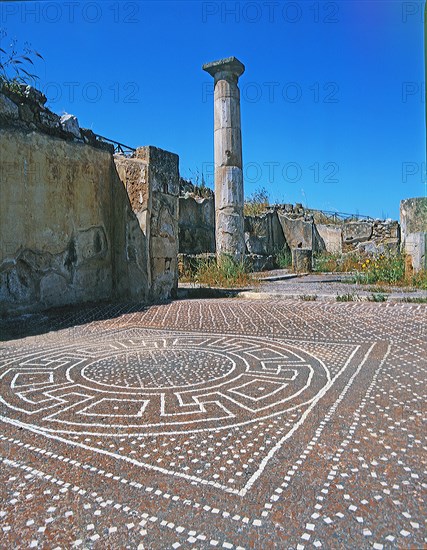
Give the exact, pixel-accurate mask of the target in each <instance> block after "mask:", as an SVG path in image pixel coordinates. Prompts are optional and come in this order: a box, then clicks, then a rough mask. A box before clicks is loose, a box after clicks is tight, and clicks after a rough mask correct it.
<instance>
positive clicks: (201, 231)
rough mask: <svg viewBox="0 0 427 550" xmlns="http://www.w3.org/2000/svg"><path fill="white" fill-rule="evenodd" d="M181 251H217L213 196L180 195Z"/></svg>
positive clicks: (183, 252) (196, 252)
mask: <svg viewBox="0 0 427 550" xmlns="http://www.w3.org/2000/svg"><path fill="white" fill-rule="evenodd" d="M179 251H180V252H181V253H182V254H203V253H205V252H210V253H214V252H215V202H214V198H213V197H205V198H202V197H193V196H191V195H186V196H183V197H179Z"/></svg>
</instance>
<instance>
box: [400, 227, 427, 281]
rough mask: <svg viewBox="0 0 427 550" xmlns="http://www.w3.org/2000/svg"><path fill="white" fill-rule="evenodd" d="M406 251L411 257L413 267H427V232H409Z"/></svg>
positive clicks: (418, 268) (419, 268)
mask: <svg viewBox="0 0 427 550" xmlns="http://www.w3.org/2000/svg"><path fill="white" fill-rule="evenodd" d="M404 250H405V253H406V254H407V255H408V256H409V257H410V258H411V264H412V269H413V270H414V271H420V270H421V269H427V232H426V233H424V232H417V233H409V234H407V235H406V240H405V248H404Z"/></svg>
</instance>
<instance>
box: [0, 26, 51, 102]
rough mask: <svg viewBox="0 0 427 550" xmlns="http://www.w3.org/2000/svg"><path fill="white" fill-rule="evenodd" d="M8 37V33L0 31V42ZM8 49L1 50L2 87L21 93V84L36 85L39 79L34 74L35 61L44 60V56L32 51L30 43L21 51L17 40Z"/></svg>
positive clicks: (0, 81) (0, 78)
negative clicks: (36, 59)
mask: <svg viewBox="0 0 427 550" xmlns="http://www.w3.org/2000/svg"><path fill="white" fill-rule="evenodd" d="M6 37H7V33H6V31H4V30H3V29H0V40H4V39H5V38H6ZM7 48H8V49H7V50H5V49H4V48H0V87H2V86H6V87H7V88H10V89H11V90H12V91H16V92H17V93H19V91H20V89H19V85H20V84H32V85H35V84H36V81H37V80H38V79H39V77H38V76H37V75H36V74H35V73H34V72H33V71H34V66H35V65H34V61H35V58H39V59H43V56H42V55H41V54H40V53H39V52H37V51H36V50H33V49H31V47H30V44H28V42H25V43H24V46H23V48H22V49H21V51H19V49H18V41H17V39H16V38H15V39H13V40H11V42H10V43H9V45H8V47H7ZM15 88H16V90H15Z"/></svg>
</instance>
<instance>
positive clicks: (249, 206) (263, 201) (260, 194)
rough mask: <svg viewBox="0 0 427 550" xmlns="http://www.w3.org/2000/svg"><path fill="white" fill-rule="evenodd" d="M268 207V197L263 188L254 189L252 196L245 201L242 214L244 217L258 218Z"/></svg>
mask: <svg viewBox="0 0 427 550" xmlns="http://www.w3.org/2000/svg"><path fill="white" fill-rule="evenodd" d="M269 206H270V197H269V194H268V191H267V189H266V188H265V187H260V188H258V189H256V191H255V192H254V193H252V195H249V197H247V198H246V199H245V203H244V206H243V214H244V215H245V216H260V215H261V214H264V213H265V211H266V210H267V209H268V207H269Z"/></svg>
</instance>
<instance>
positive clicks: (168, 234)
mask: <svg viewBox="0 0 427 550" xmlns="http://www.w3.org/2000/svg"><path fill="white" fill-rule="evenodd" d="M114 161H115V164H116V167H117V171H118V174H119V177H120V179H121V181H122V182H123V184H124V186H125V188H126V190H127V193H128V195H129V199H130V201H131V205H132V209H133V211H134V212H135V214H136V217H137V219H138V222H139V226H140V228H141V231H142V233H143V235H144V236H145V239H146V243H147V246H146V251H145V253H146V259H145V261H146V263H147V266H148V280H149V286H150V294H149V295H150V297H151V298H152V299H166V298H169V297H171V296H174V295H175V294H176V290H177V286H178V266H177V257H178V193H179V167H178V155H175V154H174V153H169V152H167V151H163V150H162V149H158V148H157V147H152V146H147V147H140V148H139V149H137V150H136V153H135V156H134V158H126V157H122V156H119V155H115V158H114Z"/></svg>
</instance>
